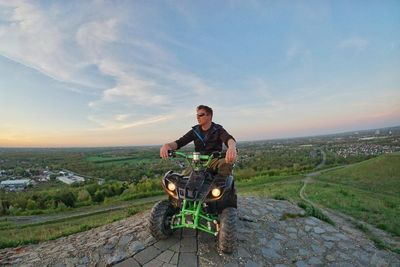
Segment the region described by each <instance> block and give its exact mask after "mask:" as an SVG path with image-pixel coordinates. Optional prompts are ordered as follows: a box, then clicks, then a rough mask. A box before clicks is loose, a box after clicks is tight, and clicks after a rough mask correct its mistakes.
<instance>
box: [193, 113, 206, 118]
mask: <svg viewBox="0 0 400 267" xmlns="http://www.w3.org/2000/svg"><path fill="white" fill-rule="evenodd" d="M205 115H207V114H206V113H200V114H196V116H197V117H203V116H205Z"/></svg>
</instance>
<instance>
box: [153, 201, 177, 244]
mask: <svg viewBox="0 0 400 267" xmlns="http://www.w3.org/2000/svg"><path fill="white" fill-rule="evenodd" d="M174 214H175V209H174V208H173V206H172V205H171V203H170V202H169V201H168V200H162V201H160V202H157V203H156V204H155V205H154V207H153V209H152V210H151V213H150V218H149V230H150V233H151V235H152V236H154V238H155V239H157V240H160V239H167V238H168V237H169V236H170V235H172V233H173V232H174V231H173V229H171V217H172V215H174Z"/></svg>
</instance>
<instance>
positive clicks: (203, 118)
mask: <svg viewBox="0 0 400 267" xmlns="http://www.w3.org/2000/svg"><path fill="white" fill-rule="evenodd" d="M196 117H197V122H198V123H199V124H200V125H205V124H207V123H208V122H211V116H210V114H208V113H207V112H206V111H205V110H204V109H198V110H197V113H196Z"/></svg>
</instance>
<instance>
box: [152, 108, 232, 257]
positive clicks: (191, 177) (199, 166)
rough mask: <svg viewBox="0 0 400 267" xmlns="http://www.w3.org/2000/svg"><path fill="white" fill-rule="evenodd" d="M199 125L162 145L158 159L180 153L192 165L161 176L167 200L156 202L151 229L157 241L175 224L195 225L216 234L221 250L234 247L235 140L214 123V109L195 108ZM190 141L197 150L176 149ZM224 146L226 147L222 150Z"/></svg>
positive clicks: (177, 226) (228, 250)
mask: <svg viewBox="0 0 400 267" xmlns="http://www.w3.org/2000/svg"><path fill="white" fill-rule="evenodd" d="M196 117H197V121H198V124H197V125H195V126H193V127H192V129H191V130H190V131H189V132H187V133H186V134H185V135H184V136H182V137H181V138H180V139H178V140H176V141H174V142H170V143H166V144H164V145H163V146H162V147H161V148H160V157H162V158H164V159H165V158H169V157H171V156H179V157H183V158H185V159H186V160H187V161H188V162H189V163H190V164H189V165H190V166H189V168H187V169H186V170H185V171H184V172H183V173H182V174H178V173H173V172H172V171H170V172H168V173H166V174H165V176H164V178H163V187H164V189H165V191H166V192H167V193H168V195H169V200H165V201H161V202H159V203H157V204H156V205H155V206H154V208H153V210H152V212H151V216H150V232H151V233H152V235H153V236H154V237H155V238H157V239H163V238H167V237H168V236H169V235H171V234H172V232H173V230H174V229H177V228H183V227H186V228H193V229H198V230H201V231H204V232H207V233H210V234H213V235H215V236H217V237H218V244H219V247H220V249H221V250H222V251H224V252H226V253H230V252H232V251H233V250H234V248H235V246H236V231H235V227H236V220H237V210H236V208H237V196H236V190H235V187H234V182H233V176H232V168H233V165H234V162H235V160H236V156H237V151H236V141H235V139H234V138H233V136H232V135H230V134H229V133H228V132H227V131H226V130H225V129H224V128H223V127H222V126H221V125H219V124H216V123H214V122H212V117H213V110H212V109H211V108H210V107H208V106H204V105H200V106H198V107H197V109H196ZM192 141H193V142H194V148H195V152H193V154H184V153H181V152H175V150H178V149H179V148H181V147H183V146H185V145H187V144H189V143H190V142H192ZM223 144H225V146H226V147H227V150H226V153H225V155H223V154H222V153H221V151H222V147H223Z"/></svg>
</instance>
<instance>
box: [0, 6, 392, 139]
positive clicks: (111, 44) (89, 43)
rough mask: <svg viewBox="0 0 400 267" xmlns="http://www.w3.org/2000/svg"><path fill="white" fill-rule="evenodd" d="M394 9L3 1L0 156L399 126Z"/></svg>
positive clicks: (0, 15) (0, 23)
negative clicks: (213, 136) (199, 117)
mask: <svg viewBox="0 0 400 267" xmlns="http://www.w3.org/2000/svg"><path fill="white" fill-rule="evenodd" d="M399 29H400V2H399V1H383V2H382V1H256V0H254V1H5V0H0V73H1V76H0V111H1V112H0V120H1V122H2V123H1V124H0V146H112V145H142V144H161V143H165V142H169V141H172V140H175V139H177V138H178V137H180V136H181V135H183V134H184V133H186V132H187V131H188V130H189V129H190V127H191V126H192V125H194V124H195V123H196V120H195V117H194V114H195V107H196V106H197V105H199V104H206V105H209V106H211V107H212V108H213V109H214V111H215V115H214V121H215V122H217V123H220V124H222V125H224V127H225V128H226V129H227V130H228V131H229V132H230V133H231V134H232V135H234V136H235V137H236V139H238V140H255V139H270V138H281V137H295V136H305V135H317V134H325V133H334V132H340V131H349V130H358V129H367V128H377V127H384V126H393V125H400V30H399Z"/></svg>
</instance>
